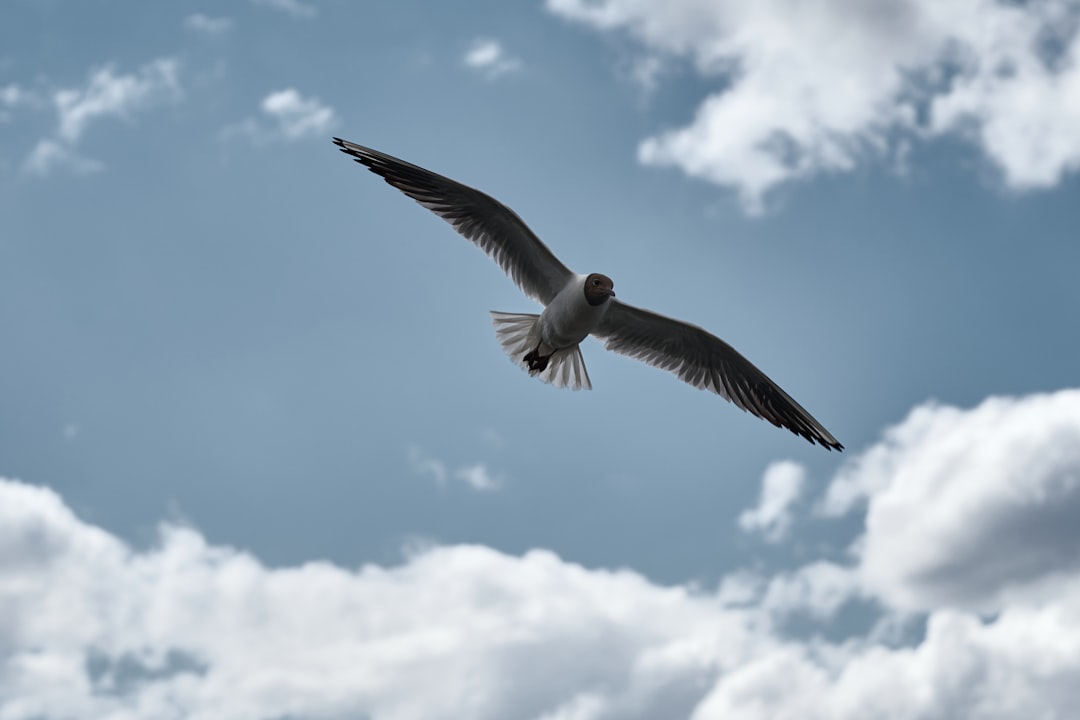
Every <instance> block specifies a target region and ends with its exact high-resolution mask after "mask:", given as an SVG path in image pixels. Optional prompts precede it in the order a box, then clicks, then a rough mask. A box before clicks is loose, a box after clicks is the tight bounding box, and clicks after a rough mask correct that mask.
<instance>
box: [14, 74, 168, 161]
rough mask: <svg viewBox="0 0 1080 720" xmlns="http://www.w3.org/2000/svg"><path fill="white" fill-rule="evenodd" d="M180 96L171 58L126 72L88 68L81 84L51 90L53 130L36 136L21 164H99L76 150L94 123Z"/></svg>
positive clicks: (124, 116)
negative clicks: (55, 127) (34, 143)
mask: <svg viewBox="0 0 1080 720" xmlns="http://www.w3.org/2000/svg"><path fill="white" fill-rule="evenodd" d="M182 97H183V90H182V88H181V86H180V65H179V63H178V62H177V61H176V60H174V59H171V58H159V59H157V60H154V61H152V62H149V63H147V64H145V65H143V66H142V67H141V68H139V69H138V70H137V71H135V72H133V73H127V74H123V73H118V72H117V71H116V70H115V69H114V68H112V67H111V66H106V67H102V68H98V69H97V70H94V71H93V72H91V73H90V77H89V79H88V81H87V83H86V85H85V86H83V87H81V88H75V89H63V90H58V91H56V92H54V93H53V94H52V98H51V99H52V102H53V106H54V107H55V109H56V113H57V121H58V126H57V130H56V134H55V135H54V136H52V137H47V138H43V139H42V140H40V141H39V142H38V144H37V145H36V146H35V147H34V149H33V150H32V151H31V153H30V155H29V156H28V157H27V159H26V161H25V163H24V165H23V168H24V170H26V171H27V172H30V173H35V174H47V173H49V172H51V171H53V170H55V169H58V168H63V169H67V170H70V171H72V172H76V173H86V172H92V171H96V170H100V169H101V168H103V167H104V165H103V164H102V163H100V162H98V161H96V160H92V159H89V158H85V157H82V156H81V155H80V154H79V153H78V150H77V149H78V145H79V143H80V142H81V141H82V138H83V136H84V135H85V134H86V131H87V129H88V128H89V127H90V126H91V125H92V124H94V123H96V122H98V121H99V120H101V119H103V118H110V117H111V118H118V119H121V120H131V119H132V118H133V117H134V116H135V115H136V114H137V113H140V112H145V111H147V110H150V109H151V108H154V107H157V106H160V105H163V104H167V103H173V102H177V101H179V100H180V99H181V98H182Z"/></svg>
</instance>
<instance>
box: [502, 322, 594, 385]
mask: <svg viewBox="0 0 1080 720" xmlns="http://www.w3.org/2000/svg"><path fill="white" fill-rule="evenodd" d="M539 320H540V316H539V315H531V314H526V313H502V312H495V311H494V310H492V311H491V324H492V325H494V326H495V337H496V338H497V339H498V341H499V344H500V345H502V348H503V350H504V351H506V354H507V355H509V356H510V359H511V360H512V361H513V362H514V364H515V365H518V366H520V367H521V368H522V369H524V370H525V371H527V372H528V373H529V374H530V375H534V376H536V377H538V378H540V379H541V380H543V381H544V382H546V383H551V384H552V385H554V386H555V387H559V388H562V387H567V388H570V389H571V390H582V389H584V390H592V383H591V382H589V373H588V371H587V370H585V359H584V358H583V357H581V348H580V347H579V346H577V345H575V346H574V347H572V348H566V349H565V350H556V351H555V352H553V353H551V355H550V356H548V357H547V358H542V360H544V361H546V362H541V363H537V364H538V365H540V366H541V367H540V368H539V369H532V368H530V363H529V362H527V361H526V360H525V356H526V355H529V354H531V353H532V352H533V351H534V350H536V349H537V348H538V347H539V346H540V331H539V328H538V321H539Z"/></svg>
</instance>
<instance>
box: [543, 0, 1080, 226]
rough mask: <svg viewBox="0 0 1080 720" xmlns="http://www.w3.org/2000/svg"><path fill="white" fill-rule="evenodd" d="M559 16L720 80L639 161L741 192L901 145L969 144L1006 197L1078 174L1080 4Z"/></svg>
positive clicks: (774, 0) (590, 6)
mask: <svg viewBox="0 0 1080 720" xmlns="http://www.w3.org/2000/svg"><path fill="white" fill-rule="evenodd" d="M547 5H548V8H549V9H550V10H551V11H552V12H554V13H556V14H558V15H560V16H562V17H565V18H568V19H570V20H573V21H575V22H579V23H583V24H585V25H588V26H590V27H592V28H595V29H597V30H600V31H603V32H607V33H620V34H625V35H627V36H629V37H631V38H632V39H633V40H634V41H635V42H636V43H637V45H638V46H639V47H640V48H641V52H642V56H643V57H645V58H658V57H663V58H674V59H680V60H684V61H686V62H688V63H689V64H690V65H692V67H693V68H694V69H695V71H696V72H698V73H699V74H701V75H702V76H704V77H706V78H710V79H712V80H713V81H714V84H715V87H716V90H715V91H714V92H712V93H711V94H709V95H708V96H707V97H705V98H703V99H702V100H701V102H700V104H699V105H698V108H697V111H696V113H695V115H694V117H693V118H692V119H690V120H689V121H688V123H687V124H686V125H684V126H683V127H679V128H674V129H670V130H665V131H662V132H659V133H658V134H656V135H654V136H652V137H649V138H647V139H645V140H644V141H643V142H642V143H641V145H640V146H639V148H638V156H639V159H640V160H641V161H642V162H644V163H646V164H650V165H665V166H674V167H677V168H679V169H681V170H682V171H683V172H685V173H687V174H688V175H690V176H693V177H697V178H701V179H704V180H707V181H710V182H713V183H716V184H719V185H723V186H726V187H730V188H732V189H734V190H736V191H737V193H738V195H739V197H740V198H741V200H742V203H743V205H744V207H745V208H746V209H747V210H748V211H750V212H759V211H761V210H762V208H763V206H764V202H765V197H766V195H767V194H768V193H769V191H771V190H773V189H774V188H776V187H778V186H779V185H781V184H784V183H788V182H792V181H795V180H800V179H807V178H810V177H814V176H817V175H820V174H822V173H835V172H846V171H850V170H852V169H854V168H855V167H856V166H857V165H859V164H860V163H861V162H864V161H865V160H867V159H869V158H882V157H884V158H887V159H890V160H892V161H899V160H901V159H902V157H903V155H904V154H905V152H906V148H907V147H909V145H910V143H912V142H916V141H921V140H931V139H933V138H937V137H941V136H945V135H950V136H958V137H962V138H964V139H966V140H968V141H969V142H971V143H973V144H974V145H975V146H976V147H978V148H979V149H980V150H981V151H982V152H983V153H984V154H985V156H986V157H987V158H989V160H990V161H991V162H992V163H993V164H994V165H995V166H996V167H997V168H998V169H999V171H1000V175H1001V177H1002V179H1003V182H1004V184H1005V185H1006V186H1007V187H1008V188H1011V189H1014V190H1032V189H1038V188H1047V187H1052V186H1054V185H1056V184H1057V183H1059V182H1060V181H1061V180H1062V178H1063V177H1064V176H1065V175H1066V174H1068V173H1071V172H1075V171H1076V169H1077V168H1078V167H1080V134H1078V133H1076V132H1075V130H1074V128H1076V127H1078V126H1080V33H1078V27H1080V3H1077V2H1076V1H1075V0H1034V1H1033V2H1026V3H1015V2H1009V1H1007V0H959V1H958V2H944V3H943V2H938V1H937V0H883V1H882V2H873V3H865V2H832V3H821V2H816V3H805V2H799V1H798V0H762V1H761V2H753V3H747V2H739V1H738V0H671V1H670V2H665V3H644V2H639V1H638V0H548V3H547Z"/></svg>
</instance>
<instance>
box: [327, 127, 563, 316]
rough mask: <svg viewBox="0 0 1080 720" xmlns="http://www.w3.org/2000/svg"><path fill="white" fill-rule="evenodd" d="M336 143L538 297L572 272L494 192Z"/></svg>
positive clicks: (546, 298)
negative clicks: (482, 252) (454, 231)
mask: <svg viewBox="0 0 1080 720" xmlns="http://www.w3.org/2000/svg"><path fill="white" fill-rule="evenodd" d="M334 144H335V145H337V146H338V147H339V148H341V151H342V152H343V153H346V154H348V155H351V156H352V157H353V158H354V159H355V160H356V162H358V163H360V164H361V165H363V166H365V167H366V168H367V169H368V170H371V172H373V173H375V174H376V175H379V176H381V177H382V178H383V179H384V180H386V182H388V183H389V184H391V185H393V186H394V187H396V188H397V189H398V190H400V191H401V192H403V193H405V194H406V195H408V196H409V197H411V198H412V199H413V200H415V201H416V202H418V203H420V204H421V205H423V206H424V207H426V208H427V209H428V210H431V211H432V212H433V213H435V214H436V215H438V216H439V217H441V218H442V219H443V220H446V221H447V222H448V223H450V224H451V225H453V226H454V229H455V230H457V231H458V232H459V233H461V234H462V235H464V236H465V237H466V238H467V239H469V240H472V241H473V242H474V243H476V244H477V245H478V246H479V247H480V249H482V250H483V251H484V252H486V253H487V254H488V255H490V256H491V258H492V259H493V260H494V261H495V262H497V263H498V264H499V267H501V268H502V269H503V271H504V272H506V274H507V275H509V276H510V279H511V280H513V281H514V282H515V283H516V284H517V286H518V287H519V288H521V290H522V292H524V293H525V294H526V295H528V296H529V297H531V298H532V299H534V300H536V301H537V302H540V303H543V304H544V305H547V304H548V303H550V302H551V300H552V298H554V297H555V295H556V294H558V292H559V290H561V289H562V288H563V287H564V286H565V285H566V283H567V282H569V281H570V278H571V277H572V276H573V273H572V272H571V271H570V270H569V269H568V268H567V267H566V266H565V265H563V264H562V263H561V262H559V259H558V258H557V257H555V255H554V254H553V253H552V252H551V251H550V250H548V248H547V246H546V245H544V243H542V242H541V241H540V238H538V237H536V234H535V233H533V231H532V230H530V229H529V227H528V226H527V225H526V224H525V223H524V221H522V219H521V218H520V217H518V216H517V213H515V212H514V211H513V210H511V209H510V208H508V207H506V206H505V205H503V204H502V203H501V202H499V201H498V200H496V199H495V198H493V197H491V196H490V195H487V194H485V193H482V192H480V191H479V190H475V189H473V188H471V187H469V186H467V185H462V184H461V183H459V182H455V181H454V180H451V179H450V178H447V177H443V176H442V175H438V174H436V173H433V172H431V171H430V170H425V169H424V168H422V167H417V166H416V165H413V164H412V163H407V162H405V161H404V160H399V159H397V158H396V157H392V156H390V155H387V154H386V153H381V152H379V151H378V150H372V149H371V148H368V147H364V146H363V145H357V144H356V143H351V142H349V141H348V140H342V139H341V138H334Z"/></svg>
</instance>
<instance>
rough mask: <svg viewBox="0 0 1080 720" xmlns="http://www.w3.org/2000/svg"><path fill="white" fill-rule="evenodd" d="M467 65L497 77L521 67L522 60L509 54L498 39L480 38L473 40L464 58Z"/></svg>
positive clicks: (491, 76) (489, 76) (489, 75)
mask: <svg viewBox="0 0 1080 720" xmlns="http://www.w3.org/2000/svg"><path fill="white" fill-rule="evenodd" d="M464 62H465V65H466V66H467V67H470V68H473V69H474V70H477V71H479V72H481V73H483V74H484V76H485V77H488V78H490V79H495V78H498V77H502V76H503V75H508V74H510V73H512V72H516V71H517V70H520V69H521V60H519V59H518V58H516V57H512V56H511V55H508V54H507V52H506V50H505V49H503V46H502V44H501V43H500V42H499V41H498V40H492V39H490V38H479V39H477V40H474V41H473V44H472V46H471V47H470V48H469V51H468V52H466V53H465V59H464Z"/></svg>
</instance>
